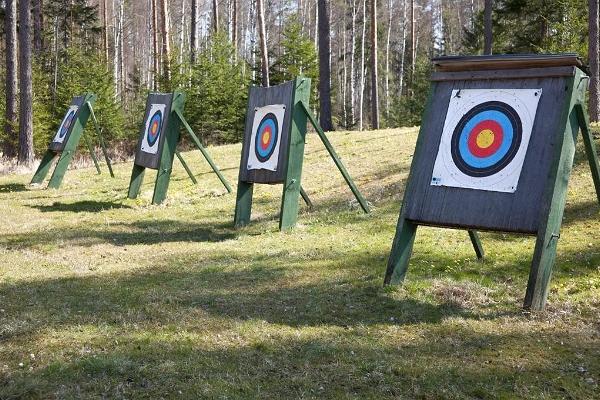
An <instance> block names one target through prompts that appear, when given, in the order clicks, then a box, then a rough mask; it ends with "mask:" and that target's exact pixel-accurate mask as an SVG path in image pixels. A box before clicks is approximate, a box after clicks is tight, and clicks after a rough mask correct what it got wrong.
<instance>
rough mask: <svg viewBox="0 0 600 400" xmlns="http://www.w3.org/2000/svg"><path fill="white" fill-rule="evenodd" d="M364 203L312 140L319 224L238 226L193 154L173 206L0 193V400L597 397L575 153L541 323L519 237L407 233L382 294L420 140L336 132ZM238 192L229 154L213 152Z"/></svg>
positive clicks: (599, 335) (589, 257)
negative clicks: (400, 272) (401, 259)
mask: <svg viewBox="0 0 600 400" xmlns="http://www.w3.org/2000/svg"><path fill="white" fill-rule="evenodd" d="M330 137H331V140H332V142H333V144H334V145H335V147H336V149H337V150H338V152H339V153H340V155H341V156H342V158H343V160H344V162H345V164H346V166H347V167H348V170H349V171H350V173H351V174H352V175H353V177H354V178H355V179H356V182H357V185H358V186H359V188H361V189H362V190H363V193H364V194H365V196H366V197H367V198H368V199H369V201H370V202H371V203H372V204H373V206H374V211H373V213H372V214H371V215H365V214H363V213H362V212H361V211H360V209H359V207H358V205H357V204H356V202H355V201H354V200H353V198H352V195H351V193H350V191H349V189H348V188H347V187H346V186H345V184H344V182H343V179H342V177H341V176H340V175H339V174H338V173H337V171H336V169H335V167H334V165H333V162H332V161H331V160H330V159H329V158H328V156H327V153H326V151H325V149H324V148H323V147H322V145H321V144H320V142H319V141H318V139H317V137H316V136H314V135H311V136H310V137H309V140H308V145H307V156H306V160H305V164H304V174H303V186H304V187H305V189H306V190H307V192H308V193H309V194H310V196H311V198H312V200H313V202H314V203H315V208H314V209H313V210H308V209H307V208H306V207H305V206H304V205H302V206H301V214H300V216H299V224H298V227H297V228H296V229H294V230H293V231H291V232H289V233H280V232H279V231H278V230H277V218H278V212H279V209H278V208H279V204H280V195H281V186H265V185H260V186H257V187H256V189H255V201H254V210H253V222H252V224H251V225H249V226H248V227H246V228H243V229H240V230H235V229H233V227H232V221H233V211H234V207H235V195H233V194H232V195H227V194H226V192H225V189H224V188H223V186H222V185H221V184H220V182H219V181H218V179H217V177H216V176H215V175H214V174H212V173H211V172H210V170H209V167H208V166H207V164H206V163H205V162H204V161H203V160H202V159H201V156H200V153H199V152H198V151H194V152H187V153H184V157H185V158H186V160H187V161H188V162H189V163H190V167H191V168H192V170H193V171H194V172H195V173H196V176H197V178H198V181H199V184H198V185H193V184H192V183H191V182H190V181H189V179H188V178H187V176H186V174H185V171H184V170H183V168H182V167H181V165H179V164H177V160H176V161H175V163H176V166H175V172H174V176H173V180H172V182H171V186H170V188H169V194H168V199H167V201H166V202H165V204H163V205H160V206H152V205H150V204H149V203H150V200H151V195H152V184H153V180H154V174H153V173H148V174H147V176H146V183H145V184H144V186H143V188H142V194H141V196H140V198H139V199H137V200H127V199H125V197H126V193H127V185H128V182H129V176H130V172H131V164H130V163H127V164H120V165H117V166H116V169H115V172H116V176H117V178H116V179H111V178H110V177H109V176H108V174H107V173H106V172H104V173H103V174H102V175H96V174H95V170H93V168H88V169H81V170H73V171H69V172H68V173H67V175H66V177H65V181H64V184H63V188H62V189H61V190H59V191H56V190H42V189H31V188H29V187H28V186H27V183H28V180H29V179H30V176H23V175H21V176H17V175H12V176H5V177H1V178H0V212H1V215H2V216H3V218H2V219H1V220H0V399H3V400H4V399H13V398H23V399H30V398H59V399H63V398H95V399H100V398H128V399H131V398H149V399H158V398H211V399H213V398H214V399H235V398H237V399H246V398H261V399H262V398H274V399H290V398H349V399H369V398H370V399H385V398H390V399H391V398H394V399H397V398H400V399H413V398H418V399H462V398H473V399H510V398H529V399H550V398H577V399H591V398H600V239H599V237H600V236H599V235H600V233H599V232H600V208H599V207H598V205H597V204H596V202H595V194H594V190H593V185H592V180H591V175H590V172H589V169H588V167H587V163H586V161H585V158H584V155H583V154H582V152H581V149H579V150H578V155H577V159H576V166H575V169H574V172H573V175H572V179H571V182H570V189H569V194H568V204H567V209H566V212H565V221H564V224H563V229H562V235H561V239H560V242H559V246H558V256H557V262H556V265H555V268H554V277H553V279H552V283H551V291H550V295H549V302H548V306H547V310H546V311H545V312H543V313H534V314H528V313H524V312H522V311H521V304H522V301H523V296H524V293H525V286H526V283H527V277H528V271H529V264H530V261H531V257H532V254H533V245H534V238H532V237H525V236H518V235H505V234H497V233H483V234H482V235H481V236H482V240H483V244H484V247H485V249H486V251H487V255H486V259H485V261H483V262H478V261H477V260H476V258H475V255H474V252H473V249H472V248H471V244H470V242H469V238H468V235H467V232H465V231H459V230H442V229H435V228H420V229H419V232H418V234H417V240H416V242H415V246H414V253H413V257H412V259H411V264H410V269H409V271H408V275H407V280H406V283H405V285H404V286H403V287H394V288H384V287H383V286H382V282H383V276H384V271H385V267H386V261H387V257H388V254H389V250H390V246H391V242H392V239H393V235H394V229H395V225H396V220H397V218H398V211H399V207H400V201H401V198H402V192H403V189H404V186H405V183H406V177H407V173H408V168H409V166H410V162H411V160H412V151H413V148H414V143H415V140H416V130H415V129H403V130H384V131H376V132H368V133H362V134H361V133H345V132H339V133H334V134H331V136H330ZM209 150H210V152H211V155H212V156H213V158H214V159H215V161H216V162H217V163H218V164H219V165H220V166H221V167H222V169H223V171H224V173H225V175H226V176H227V178H228V179H229V180H230V181H231V182H232V183H234V182H236V178H237V168H238V163H239V154H240V146H239V145H231V146H222V147H213V148H210V149H209Z"/></svg>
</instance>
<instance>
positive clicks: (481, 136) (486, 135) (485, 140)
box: [476, 129, 494, 149]
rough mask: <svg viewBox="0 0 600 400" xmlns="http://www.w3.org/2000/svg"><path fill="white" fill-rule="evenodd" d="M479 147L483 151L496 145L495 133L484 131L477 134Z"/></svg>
mask: <svg viewBox="0 0 600 400" xmlns="http://www.w3.org/2000/svg"><path fill="white" fill-rule="evenodd" d="M476 142H477V146H478V147H479V148H481V149H487V148H488V147H490V146H491V145H492V143H494V132H492V131H491V130H489V129H484V130H482V131H481V132H479V133H478V134H477V139H476Z"/></svg>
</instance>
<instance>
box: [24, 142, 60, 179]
mask: <svg viewBox="0 0 600 400" xmlns="http://www.w3.org/2000/svg"><path fill="white" fill-rule="evenodd" d="M54 157H56V153H55V152H53V151H52V150H46V153H45V154H44V157H42V161H40V165H39V167H38V169H37V171H35V174H33V178H31V182H30V184H40V183H42V182H43V181H44V179H45V178H46V175H48V171H50V167H52V161H53V160H54Z"/></svg>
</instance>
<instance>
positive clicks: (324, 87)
mask: <svg viewBox="0 0 600 400" xmlns="http://www.w3.org/2000/svg"><path fill="white" fill-rule="evenodd" d="M317 6H318V8H319V11H318V13H319V19H318V24H319V116H320V118H319V122H320V124H321V128H323V130H324V131H326V132H327V131H331V130H333V123H332V122H331V63H330V52H331V49H330V47H329V35H330V32H329V10H328V9H327V7H329V4H328V3H327V0H318V4H317Z"/></svg>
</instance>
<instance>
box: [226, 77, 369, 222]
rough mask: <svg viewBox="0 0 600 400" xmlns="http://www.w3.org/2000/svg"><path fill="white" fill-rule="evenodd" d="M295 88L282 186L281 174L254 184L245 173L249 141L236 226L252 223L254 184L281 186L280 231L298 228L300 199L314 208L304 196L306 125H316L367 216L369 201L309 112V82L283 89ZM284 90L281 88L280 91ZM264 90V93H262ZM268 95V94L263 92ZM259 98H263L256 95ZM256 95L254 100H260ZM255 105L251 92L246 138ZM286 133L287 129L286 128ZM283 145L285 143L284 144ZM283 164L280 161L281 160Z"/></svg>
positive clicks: (304, 80)
mask: <svg viewBox="0 0 600 400" xmlns="http://www.w3.org/2000/svg"><path fill="white" fill-rule="evenodd" d="M288 84H293V87H292V94H291V100H290V101H289V107H290V109H291V123H290V126H289V129H290V130H289V139H288V140H287V142H286V143H287V147H286V148H284V149H281V153H280V154H283V155H282V157H283V160H282V161H283V164H284V169H283V180H282V181H281V182H279V174H278V173H277V174H275V173H269V175H271V177H269V176H267V177H266V178H264V177H263V176H261V175H258V179H256V180H254V177H251V176H249V174H248V172H247V171H246V168H247V166H246V164H245V160H246V159H247V156H246V155H245V153H247V151H248V145H247V143H249V141H248V140H247V138H246V141H245V145H244V148H243V149H242V157H241V160H240V175H239V178H238V192H237V199H236V206H235V215H234V225H235V226H236V227H241V226H244V225H246V224H248V223H249V222H250V216H251V212H252V194H253V188H254V184H255V183H282V184H283V194H282V198H281V212H280V217H279V229H280V230H287V229H290V228H292V227H294V226H295V225H296V222H297V220H298V207H299V204H298V201H299V197H300V196H302V198H303V199H304V200H305V201H306V203H307V204H308V205H309V207H312V202H311V201H310V199H309V198H308V195H307V194H306V193H305V192H304V190H303V189H302V186H301V178H302V166H303V162H304V143H305V141H306V125H307V122H308V121H310V123H311V124H312V125H313V127H314V128H315V130H316V131H317V134H318V136H319V138H320V139H321V141H322V142H323V145H324V146H325V148H326V149H327V151H328V153H329V155H330V156H331V158H332V159H333V161H334V163H335V165H336V167H337V168H338V170H339V171H340V173H341V174H342V176H343V177H344V180H345V181H346V183H347V184H348V186H349V187H350V189H351V191H352V193H353V194H354V196H355V197H356V199H357V201H358V202H359V204H360V206H361V208H362V209H363V211H364V212H366V213H368V212H369V211H370V210H369V206H368V204H367V201H366V200H365V198H364V197H363V196H362V194H361V193H360V191H359V190H358V188H357V187H356V185H355V184H354V181H353V180H352V178H351V177H350V175H349V174H348V171H347V170H346V168H345V167H344V165H343V163H342V161H341V160H340V158H339V156H338V155H337V153H336V152H335V150H334V149H333V146H332V145H331V143H330V142H329V139H328V138H327V136H326V135H325V133H324V132H323V130H322V129H321V126H320V125H319V123H318V122H317V120H316V119H315V118H314V117H313V115H312V113H311V112H310V109H309V108H308V103H309V98H310V79H309V78H304V77H299V78H296V79H295V80H294V81H292V82H288V83H286V84H284V85H288ZM280 89H281V88H280ZM263 90H264V89H263ZM263 93H265V92H263ZM257 95H258V96H260V95H261V94H257ZM257 95H255V97H256V96H257ZM252 101H253V92H252V89H251V92H250V96H249V100H248V104H249V105H248V110H249V111H248V114H247V116H246V135H248V132H249V129H251V128H249V124H250V125H251V118H250V116H251V115H253V114H252V111H251V110H252V107H251V104H252V103H251V102H252ZM284 129H285V125H284ZM282 143H283V142H282ZM280 160H281V158H280Z"/></svg>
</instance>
